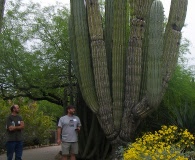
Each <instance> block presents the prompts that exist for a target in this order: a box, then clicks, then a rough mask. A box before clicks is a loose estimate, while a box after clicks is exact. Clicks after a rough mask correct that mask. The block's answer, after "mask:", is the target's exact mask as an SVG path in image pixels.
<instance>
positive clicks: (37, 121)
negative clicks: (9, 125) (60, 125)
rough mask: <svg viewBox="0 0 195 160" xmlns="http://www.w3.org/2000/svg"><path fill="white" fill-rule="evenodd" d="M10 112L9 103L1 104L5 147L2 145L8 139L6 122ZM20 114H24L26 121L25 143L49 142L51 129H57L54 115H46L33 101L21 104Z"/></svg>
mask: <svg viewBox="0 0 195 160" xmlns="http://www.w3.org/2000/svg"><path fill="white" fill-rule="evenodd" d="M2 102H3V101H2ZM3 103H5V102H3ZM1 104H2V103H1ZM9 114H10V108H9V107H8V105H7V104H5V105H1V111H0V116H1V119H0V122H1V124H0V130H1V132H0V138H1V140H0V141H1V143H0V144H1V146H0V147H1V148H4V146H2V145H4V144H5V140H6V138H5V136H6V129H5V124H6V117H7V116H8V115H9ZM20 115H21V116H22V118H23V120H24V123H25V129H24V131H23V134H24V143H25V145H35V144H36V145H37V144H47V143H48V142H49V138H50V136H51V131H52V130H54V129H55V124H54V122H53V117H51V116H48V115H45V114H44V113H43V112H41V111H39V106H38V105H37V104H36V103H33V104H31V105H28V106H27V105H24V106H20Z"/></svg>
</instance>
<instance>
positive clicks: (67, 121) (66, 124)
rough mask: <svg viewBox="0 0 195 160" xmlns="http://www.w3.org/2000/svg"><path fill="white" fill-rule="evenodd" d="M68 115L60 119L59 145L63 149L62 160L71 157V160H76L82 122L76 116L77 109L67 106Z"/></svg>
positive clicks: (58, 130)
mask: <svg viewBox="0 0 195 160" xmlns="http://www.w3.org/2000/svg"><path fill="white" fill-rule="evenodd" d="M66 111H67V114H66V115H65V116H63V117H61V118H60V119H59V122H58V129H57V143H58V145H60V144H61V147H62V160H67V159H68V155H70V159H71V160H76V157H75V155H76V154H78V132H79V131H80V127H81V122H80V119H79V117H77V116H75V115H74V114H75V107H74V106H72V105H69V106H67V108H66Z"/></svg>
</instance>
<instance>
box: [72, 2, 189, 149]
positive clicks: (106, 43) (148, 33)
mask: <svg viewBox="0 0 195 160" xmlns="http://www.w3.org/2000/svg"><path fill="white" fill-rule="evenodd" d="M187 3H188V1H187V0H172V1H171V8H170V15H169V19H168V23H167V25H166V28H165V31H164V24H163V23H164V22H163V21H164V15H163V12H164V11H163V5H162V3H161V1H160V0H144V1H143V0H106V1H105V4H106V6H105V23H104V22H103V21H102V19H103V18H102V17H101V14H100V9H99V4H98V0H71V21H70V22H71V23H70V24H71V27H70V29H71V38H70V39H71V44H72V54H73V62H74V66H75V72H76V74H77V78H78V82H79V86H80V89H81V92H82V95H83V97H84V99H85V101H86V103H87V104H88V106H89V107H90V108H91V110H92V111H93V112H94V113H95V114H96V115H97V117H98V120H99V122H100V124H101V127H102V129H103V130H104V132H105V134H106V136H107V138H108V139H109V140H110V141H111V142H112V144H113V148H114V144H119V143H120V142H121V143H126V142H129V141H130V140H131V136H132V134H133V132H134V131H135V130H136V128H137V127H138V125H139V124H140V122H141V120H142V119H143V118H144V117H146V116H147V115H148V114H149V113H151V112H152V111H153V110H154V109H155V108H156V107H158V105H159V103H160V102H161V100H162V97H163V95H164V92H165V90H166V88H167V83H168V81H169V79H170V77H171V74H172V72H173V70H174V68H175V65H176V63H177V58H178V49H179V43H180V39H181V29H182V27H183V25H184V20H185V16H186V11H187ZM104 24H105V27H104Z"/></svg>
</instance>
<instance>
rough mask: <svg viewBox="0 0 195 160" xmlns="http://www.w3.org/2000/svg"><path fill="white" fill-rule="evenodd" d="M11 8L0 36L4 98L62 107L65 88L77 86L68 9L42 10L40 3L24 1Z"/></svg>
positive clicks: (2, 93) (51, 7)
mask: <svg viewBox="0 0 195 160" xmlns="http://www.w3.org/2000/svg"><path fill="white" fill-rule="evenodd" d="M8 6H9V8H8V9H7V10H6V14H5V19H4V22H5V23H4V27H3V28H2V35H1V37H0V39H1V41H2V42H3V43H1V44H0V56H1V59H0V77H1V78H0V86H1V97H2V98H3V99H12V98H14V97H20V96H22V97H29V98H31V99H34V100H47V101H50V102H52V103H55V104H58V105H62V104H63V99H64V89H65V88H68V87H67V86H69V84H70V83H72V86H73V85H75V77H74V75H73V74H72V66H71V63H70V49H69V38H68V37H69V36H68V18H69V11H68V9H66V8H65V7H62V6H60V4H58V5H56V6H55V7H54V6H49V7H45V8H42V9H40V8H41V6H40V5H39V4H34V3H31V4H23V3H21V1H16V2H10V4H9V5H8ZM16 24H17V25H16ZM70 81H71V82H70ZM72 91H74V90H73V89H72Z"/></svg>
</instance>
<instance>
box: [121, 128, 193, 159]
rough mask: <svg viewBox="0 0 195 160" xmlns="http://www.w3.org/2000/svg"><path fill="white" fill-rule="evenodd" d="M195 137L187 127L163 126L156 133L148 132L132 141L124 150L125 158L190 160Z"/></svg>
mask: <svg viewBox="0 0 195 160" xmlns="http://www.w3.org/2000/svg"><path fill="white" fill-rule="evenodd" d="M194 140H195V137H194V136H193V135H192V134H191V133H190V132H188V130H187V129H185V130H183V129H179V128H178V127H176V126H169V127H167V126H162V128H161V130H159V131H156V132H155V133H151V132H149V133H146V134H144V135H143V136H142V137H141V138H137V139H136V141H135V142H134V143H130V144H129V145H128V147H127V148H126V149H125V150H124V152H123V158H124V160H140V159H143V160H144V159H145V160H160V159H162V160H164V159H166V160H188V158H189V157H190V154H191V151H193V149H194Z"/></svg>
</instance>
